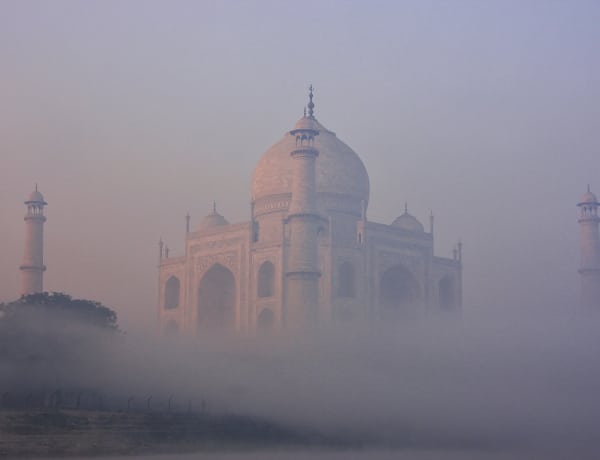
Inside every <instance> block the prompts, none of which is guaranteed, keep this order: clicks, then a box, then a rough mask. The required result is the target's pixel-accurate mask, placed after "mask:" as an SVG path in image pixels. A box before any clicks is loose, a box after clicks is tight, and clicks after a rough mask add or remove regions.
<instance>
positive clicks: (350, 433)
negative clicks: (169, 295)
mask: <svg viewBox="0 0 600 460" xmlns="http://www.w3.org/2000/svg"><path fill="white" fill-rule="evenodd" d="M598 326H600V320H599V319H598V318H597V317H592V316H587V317H576V316H558V315H553V316H551V317H548V315H545V316H543V315H540V316H525V315H513V314H503V315H495V316H493V315H480V317H478V318H476V319H473V318H464V319H459V318H454V319H448V318H433V317H432V318H426V319H424V320H421V321H415V322H410V323H405V324H398V325H389V324H387V325H354V326H347V327H332V328H320V329H318V330H314V331H310V332H307V333H305V334H302V335H296V336H294V337H291V336H288V335H285V334H281V335H272V336H269V337H259V338H240V337H237V338H225V337H212V338H211V337H163V338H151V337H152V336H151V335H148V334H144V335H136V334H119V335H115V334H114V333H109V335H106V336H102V335H94V334H92V335H90V334H89V331H87V330H86V331H82V330H80V329H79V327H78V326H68V327H64V325H63V326H61V329H62V335H61V336H62V339H61V341H60V344H62V345H64V344H68V346H70V347H71V348H70V351H69V359H66V360H63V361H60V362H52V361H51V360H50V361H46V362H44V361H39V362H35V363H32V362H19V363H15V362H12V363H8V362H6V361H4V362H1V361H0V366H1V367H0V370H1V375H4V376H7V375H9V376H12V380H11V382H10V383H11V384H12V385H15V384H20V385H22V386H28V387H29V388H32V389H34V388H33V387H35V386H38V387H42V386H45V387H48V388H54V387H61V386H62V387H64V388H68V387H69V386H74V387H79V388H90V389H98V390H100V391H101V392H102V393H104V394H106V395H109V396H110V397H111V398H112V399H113V400H114V401H116V400H119V399H120V400H121V401H123V402H124V401H125V400H127V399H128V398H129V397H134V398H135V400H136V401H137V403H138V404H144V401H145V400H146V398H148V397H149V396H152V398H153V399H152V400H153V401H154V404H155V407H156V408H158V407H162V408H163V410H164V407H165V406H164V404H165V401H167V399H168V398H171V399H172V401H173V407H175V408H177V410H186V407H188V406H189V405H190V404H191V405H193V406H194V408H195V409H196V410H197V409H198V408H199V407H200V404H204V405H205V409H206V410H207V411H209V412H212V413H223V412H226V413H235V414H241V415H242V414H243V415H256V416H262V417H267V418H269V419H272V420H275V421H277V422H280V423H285V424H288V425H293V426H298V427H308V428H310V429H316V430H319V431H321V432H323V433H326V434H328V435H335V436H339V437H342V438H346V439H352V440H354V441H356V442H359V443H360V444H364V445H366V446H370V447H402V448H406V447H409V448H418V449H427V448H429V449H445V450H448V449H449V450H452V449H466V450H474V451H477V450H482V449H483V450H486V451H490V450H491V451H496V450H499V451H507V452H516V453H519V452H529V451H532V452H542V451H543V452H548V453H553V454H557V453H561V452H562V453H564V452H578V453H579V455H586V454H590V455H592V454H593V453H594V452H595V453H598V452H600V447H599V446H598V445H597V439H598V438H599V436H600V400H599V398H598V397H597V389H598V388H599V387H600V369H599V368H598V366H597V356H598V355H599V353H600V338H599V337H598V334H597V330H598ZM40 327H42V326H40ZM49 327H50V328H51V327H52V326H51V325H50V326H48V323H47V322H45V324H44V326H43V328H45V330H46V331H48V328H49ZM82 332H84V333H85V335H86V339H85V340H83V338H82V337H81V335H80V334H81V333H82ZM102 334H105V333H104V332H103V333H102ZM73 344H79V346H77V347H73ZM11 366H12V368H11ZM19 376H20V377H22V378H23V379H24V380H23V382H20V383H19V382H17V379H18V378H19ZM32 376H35V378H32ZM202 401H204V403H202ZM161 404H162V406H161ZM157 410H158V409H157ZM549 458H552V456H551V455H550V457H549Z"/></svg>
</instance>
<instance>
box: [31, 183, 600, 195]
mask: <svg viewBox="0 0 600 460" xmlns="http://www.w3.org/2000/svg"><path fill="white" fill-rule="evenodd" d="M35 189H36V190H37V185H36V186H35ZM587 191H588V193H591V191H590V184H588V190H587Z"/></svg>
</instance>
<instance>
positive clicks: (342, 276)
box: [337, 262, 356, 298]
mask: <svg viewBox="0 0 600 460" xmlns="http://www.w3.org/2000/svg"><path fill="white" fill-rule="evenodd" d="M355 279H356V275H355V273H354V265H352V264H351V263H350V262H343V263H342V264H341V265H340V266H339V268H338V286H337V295H338V297H346V298H354V297H355V296H356V288H355Z"/></svg>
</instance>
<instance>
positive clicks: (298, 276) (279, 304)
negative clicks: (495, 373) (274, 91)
mask: <svg viewBox="0 0 600 460" xmlns="http://www.w3.org/2000/svg"><path fill="white" fill-rule="evenodd" d="M368 204H369V176H368V174H367V171H366V169H365V166H364V164H363V162H362V161H361V159H360V157H359V156H358V155H357V154H356V153H355V152H354V151H353V150H352V149H351V148H350V147H349V146H348V145H346V144H345V143H344V142H343V141H341V140H340V139H339V138H338V137H337V136H336V134H335V133H334V132H333V131H330V130H329V129H327V128H326V127H325V126H323V125H322V124H321V123H320V122H319V121H318V120H317V118H316V117H315V113H314V103H313V91H312V87H311V89H310V93H309V102H308V105H307V107H306V109H305V113H304V116H303V117H302V118H300V120H298V121H297V123H296V124H295V126H294V127H293V128H292V129H291V130H290V131H288V132H286V133H285V134H284V135H283V138H282V139H280V140H279V141H278V142H276V143H275V144H274V145H273V146H272V147H271V148H269V149H268V150H267V151H266V152H265V153H264V154H263V155H262V157H261V158H260V160H259V161H258V164H257V165H256V167H255V169H254V173H253V175H252V189H251V209H250V220H249V221H247V222H243V223H229V222H228V220H227V219H226V218H225V217H224V216H223V215H221V214H219V212H218V211H217V208H216V206H215V207H213V210H212V212H211V213H210V214H208V215H207V216H206V217H204V218H203V219H202V220H201V222H200V223H199V225H198V226H197V227H196V228H195V229H194V230H192V229H191V228H190V218H189V216H187V229H186V230H187V231H186V238H185V254H183V255H178V256H172V255H170V254H169V251H168V249H167V248H166V247H165V246H164V244H163V243H162V242H161V243H160V244H159V246H160V248H159V256H160V262H159V289H158V291H159V292H158V297H159V301H158V312H159V314H158V317H159V321H160V327H161V330H162V331H164V332H176V331H179V332H183V333H204V332H209V331H223V332H224V331H234V332H242V333H254V332H257V331H264V330H280V329H298V328H305V327H312V326H316V325H321V324H327V323H332V322H334V323H338V322H349V321H353V320H357V319H361V320H368V321H378V320H383V321H394V320H399V321H402V320H405V319H410V318H415V317H418V316H422V315H427V314H431V313H433V312H446V313H448V314H454V313H459V312H460V309H461V304H462V262H461V259H462V257H461V252H462V251H461V247H460V244H459V245H458V246H457V248H456V249H455V251H454V257H453V258H443V257H437V256H435V255H434V251H433V248H434V244H433V243H434V221H433V216H431V217H430V222H429V229H428V230H427V231H426V230H425V228H424V226H423V224H422V223H421V222H419V221H418V220H417V219H416V218H415V217H414V216H412V215H411V214H409V213H408V209H407V208H406V207H405V209H404V213H402V214H401V215H400V216H398V218H396V219H395V220H394V221H393V222H392V223H390V224H384V223H377V222H371V221H369V220H368V218H367V209H368ZM401 207H402V205H401V206H400V209H401Z"/></svg>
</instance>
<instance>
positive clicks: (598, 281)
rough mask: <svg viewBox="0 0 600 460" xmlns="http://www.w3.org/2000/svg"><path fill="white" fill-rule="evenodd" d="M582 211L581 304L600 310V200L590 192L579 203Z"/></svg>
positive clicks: (580, 222) (580, 220) (580, 221)
mask: <svg viewBox="0 0 600 460" xmlns="http://www.w3.org/2000/svg"><path fill="white" fill-rule="evenodd" d="M577 206H579V208H580V209H581V215H580V217H579V225H580V226H581V265H580V267H579V275H580V277H581V304H582V306H583V307H584V308H590V309H594V308H595V309H599V310H600V236H599V234H598V223H599V222H600V218H599V217H598V206H600V203H599V202H598V198H596V195H594V194H593V193H592V192H591V191H590V187H589V185H588V189H587V192H586V193H585V194H584V195H583V197H582V198H581V201H580V202H579V203H577Z"/></svg>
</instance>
